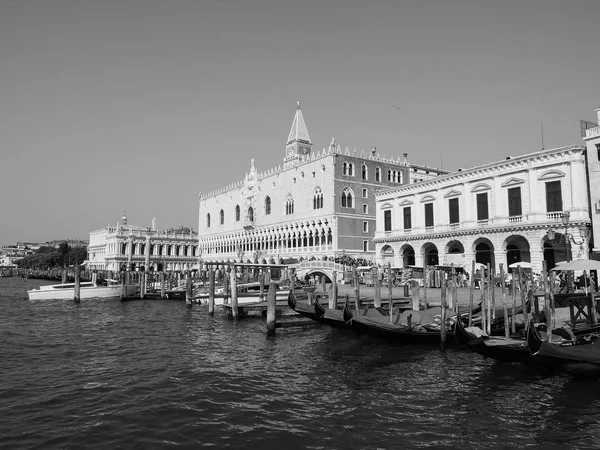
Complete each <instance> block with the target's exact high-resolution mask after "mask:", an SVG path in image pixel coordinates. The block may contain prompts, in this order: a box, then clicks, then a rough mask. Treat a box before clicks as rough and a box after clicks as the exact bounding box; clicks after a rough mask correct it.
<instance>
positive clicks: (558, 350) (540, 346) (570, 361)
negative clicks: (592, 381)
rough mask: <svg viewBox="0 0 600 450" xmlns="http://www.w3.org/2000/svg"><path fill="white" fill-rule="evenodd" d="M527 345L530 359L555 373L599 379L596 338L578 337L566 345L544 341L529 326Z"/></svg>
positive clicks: (599, 355)
mask: <svg viewBox="0 0 600 450" xmlns="http://www.w3.org/2000/svg"><path fill="white" fill-rule="evenodd" d="M527 345H528V346H529V351H530V352H531V355H532V358H533V359H534V360H535V361H537V362H540V363H542V364H544V365H546V366H549V367H551V368H553V369H554V370H556V371H559V372H564V373H567V374H570V375H574V376H576V377H586V378H588V377H593V378H597V377H600V343H599V342H598V336H597V335H594V334H590V335H587V336H583V337H578V338H577V340H576V341H574V342H570V343H567V344H555V343H549V342H546V341H544V339H543V338H542V336H541V335H540V333H539V332H538V330H536V329H535V327H533V326H529V327H528V330H527Z"/></svg>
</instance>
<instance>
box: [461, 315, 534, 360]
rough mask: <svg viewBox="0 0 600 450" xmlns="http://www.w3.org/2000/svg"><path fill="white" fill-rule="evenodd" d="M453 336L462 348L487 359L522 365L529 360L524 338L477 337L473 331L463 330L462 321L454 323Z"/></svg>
mask: <svg viewBox="0 0 600 450" xmlns="http://www.w3.org/2000/svg"><path fill="white" fill-rule="evenodd" d="M477 330H479V328H477ZM479 331H481V330H479ZM454 336H455V338H456V341H457V342H458V343H459V344H460V345H462V346H463V347H465V348H467V349H469V350H471V351H473V352H475V353H479V354H480V355H483V356H486V357H488V358H492V359H495V360H498V361H503V362H515V363H524V362H528V361H529V360H530V352H529V347H528V346H527V341H526V340H525V338H524V337H523V338H506V337H501V336H491V337H490V336H487V335H479V333H476V332H475V330H471V329H468V328H465V325H464V324H463V322H462V320H457V321H456V324H455V326H454Z"/></svg>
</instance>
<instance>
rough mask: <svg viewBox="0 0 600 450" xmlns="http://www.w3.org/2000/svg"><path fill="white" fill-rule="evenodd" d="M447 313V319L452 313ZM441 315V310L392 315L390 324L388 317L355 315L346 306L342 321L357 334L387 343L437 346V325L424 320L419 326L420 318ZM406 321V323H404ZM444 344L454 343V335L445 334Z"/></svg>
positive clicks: (405, 312)
mask: <svg viewBox="0 0 600 450" xmlns="http://www.w3.org/2000/svg"><path fill="white" fill-rule="evenodd" d="M447 311H448V315H447V317H451V316H452V312H451V311H450V310H447ZM436 313H441V308H439V307H437V308H430V309H429V310H425V311H404V312H403V313H402V314H398V315H393V316H392V321H391V322H390V316H382V317H368V316H361V315H358V314H355V312H354V311H352V310H350V308H349V307H348V305H346V306H345V307H344V320H345V321H346V323H347V324H348V325H349V326H350V328H351V329H352V330H354V331H356V332H357V333H359V334H369V335H371V336H377V337H380V338H383V339H387V340H389V341H393V342H398V343H402V344H439V343H440V340H441V332H440V328H439V325H437V326H436V325H435V324H434V323H433V321H431V322H429V321H428V319H425V320H424V322H426V323H424V324H423V325H421V323H420V322H421V318H422V317H427V318H432V319H433V316H435V315H437V314H436ZM409 316H411V320H410V322H411V325H410V326H409V325H408V323H406V322H408V317H409ZM405 320H406V322H405ZM446 342H447V343H451V342H455V339H454V333H452V332H451V331H448V332H447V335H446Z"/></svg>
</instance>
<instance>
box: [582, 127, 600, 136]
mask: <svg viewBox="0 0 600 450" xmlns="http://www.w3.org/2000/svg"><path fill="white" fill-rule="evenodd" d="M598 136H600V127H594V128H590V129H588V130H585V137H586V138H593V137H598Z"/></svg>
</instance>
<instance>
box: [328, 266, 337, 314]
mask: <svg viewBox="0 0 600 450" xmlns="http://www.w3.org/2000/svg"><path fill="white" fill-rule="evenodd" d="M337 293H338V285H337V272H336V271H335V270H334V271H333V273H332V275H331V296H330V297H329V309H336V308H337Z"/></svg>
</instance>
